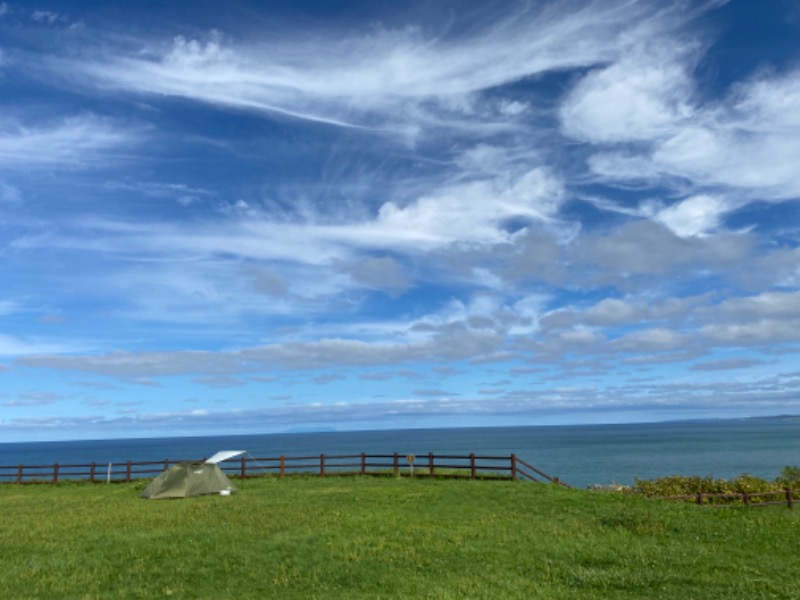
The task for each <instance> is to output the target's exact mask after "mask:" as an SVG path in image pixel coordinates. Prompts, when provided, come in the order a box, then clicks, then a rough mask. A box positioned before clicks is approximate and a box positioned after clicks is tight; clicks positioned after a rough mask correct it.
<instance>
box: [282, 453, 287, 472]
mask: <svg viewBox="0 0 800 600" xmlns="http://www.w3.org/2000/svg"><path fill="white" fill-rule="evenodd" d="M285 473H286V457H285V456H284V455H283V454H281V477H283V476H284V474H285Z"/></svg>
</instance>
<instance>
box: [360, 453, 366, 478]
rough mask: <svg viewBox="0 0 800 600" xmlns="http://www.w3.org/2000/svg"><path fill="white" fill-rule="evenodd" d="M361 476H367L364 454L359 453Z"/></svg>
mask: <svg viewBox="0 0 800 600" xmlns="http://www.w3.org/2000/svg"><path fill="white" fill-rule="evenodd" d="M361 474H362V475H366V474H367V455H366V454H365V453H364V452H362V453H361Z"/></svg>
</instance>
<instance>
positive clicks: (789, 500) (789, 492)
mask: <svg viewBox="0 0 800 600" xmlns="http://www.w3.org/2000/svg"><path fill="white" fill-rule="evenodd" d="M792 500H793V498H792V489H791V488H788V487H787V488H786V508H788V509H789V510H791V509H792V505H793V504H794V503H793V501H792Z"/></svg>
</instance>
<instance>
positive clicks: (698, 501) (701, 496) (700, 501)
mask: <svg viewBox="0 0 800 600" xmlns="http://www.w3.org/2000/svg"><path fill="white" fill-rule="evenodd" d="M697 503H698V504H699V505H700V506H702V505H703V492H697Z"/></svg>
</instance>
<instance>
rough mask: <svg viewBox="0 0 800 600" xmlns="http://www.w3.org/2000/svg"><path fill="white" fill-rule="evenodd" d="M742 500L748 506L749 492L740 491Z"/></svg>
mask: <svg viewBox="0 0 800 600" xmlns="http://www.w3.org/2000/svg"><path fill="white" fill-rule="evenodd" d="M742 502H744V505H745V506H750V494H748V493H747V492H742Z"/></svg>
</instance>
